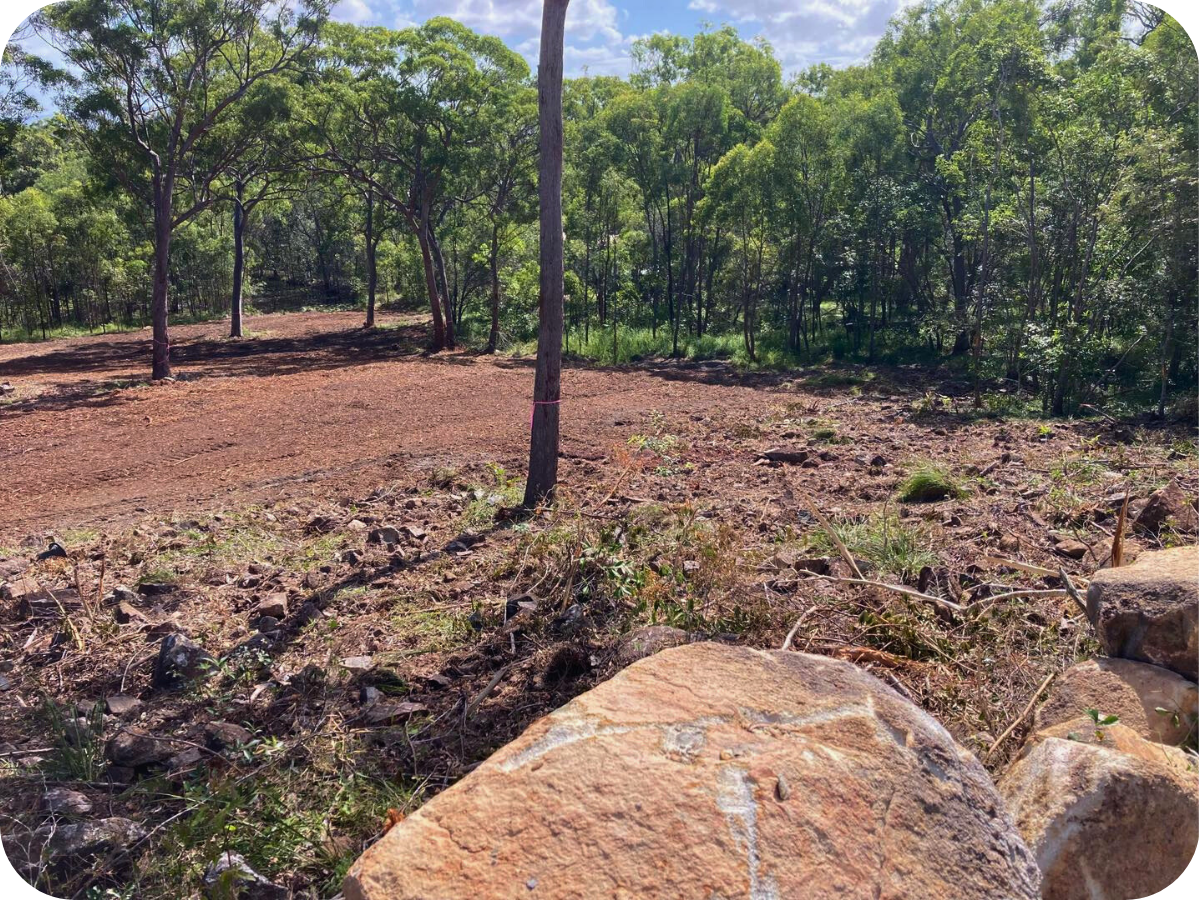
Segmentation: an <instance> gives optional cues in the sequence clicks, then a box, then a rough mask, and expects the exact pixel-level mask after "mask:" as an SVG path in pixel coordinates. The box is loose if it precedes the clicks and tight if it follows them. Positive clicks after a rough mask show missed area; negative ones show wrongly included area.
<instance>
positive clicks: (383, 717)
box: [363, 700, 426, 725]
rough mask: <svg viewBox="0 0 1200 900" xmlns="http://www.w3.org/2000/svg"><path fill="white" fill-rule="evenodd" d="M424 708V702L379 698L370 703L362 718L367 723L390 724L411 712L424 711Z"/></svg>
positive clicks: (406, 716)
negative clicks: (377, 700)
mask: <svg viewBox="0 0 1200 900" xmlns="http://www.w3.org/2000/svg"><path fill="white" fill-rule="evenodd" d="M425 708H426V707H425V704H424V703H413V702H411V701H408V700H380V701H379V702H377V703H372V704H371V707H370V709H368V710H367V712H366V713H365V714H364V715H363V718H364V720H365V721H366V722H367V724H369V725H391V724H392V723H393V722H395V721H397V720H399V719H407V718H408V717H409V716H411V715H412V714H413V713H418V712H424V711H425Z"/></svg>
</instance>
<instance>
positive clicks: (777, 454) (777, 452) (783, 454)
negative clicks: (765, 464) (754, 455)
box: [758, 447, 808, 465]
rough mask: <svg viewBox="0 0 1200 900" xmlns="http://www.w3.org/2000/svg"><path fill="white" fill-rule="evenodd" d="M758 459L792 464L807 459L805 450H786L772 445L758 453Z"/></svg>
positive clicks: (797, 463)
mask: <svg viewBox="0 0 1200 900" xmlns="http://www.w3.org/2000/svg"><path fill="white" fill-rule="evenodd" d="M758 458H759V459H765V460H768V461H769V462H779V463H790V464H792V465H800V464H801V463H803V462H805V461H807V460H808V451H807V450H787V449H784V448H781V447H772V448H771V449H770V450H764V451H763V452H762V453H760V454H759V455H758Z"/></svg>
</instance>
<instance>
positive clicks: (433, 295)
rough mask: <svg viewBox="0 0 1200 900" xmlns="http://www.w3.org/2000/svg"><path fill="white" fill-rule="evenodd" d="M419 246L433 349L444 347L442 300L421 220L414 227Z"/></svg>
mask: <svg viewBox="0 0 1200 900" xmlns="http://www.w3.org/2000/svg"><path fill="white" fill-rule="evenodd" d="M414 230H415V231H416V233H417V244H418V245H419V246H420V248H421V267H422V269H423V270H424V272H425V290H426V292H427V293H428V294H429V310H430V312H431V313H432V314H433V347H432V349H433V350H435V351H436V350H443V349H445V347H446V325H445V322H443V321H442V300H441V297H439V296H438V287H437V275H435V274H434V271H433V256H432V254H430V252H429V233H428V232H427V231H426V230H425V222H424V221H423V220H422V221H421V222H420V223H419V224H418V225H417V226H416V228H415V229H414Z"/></svg>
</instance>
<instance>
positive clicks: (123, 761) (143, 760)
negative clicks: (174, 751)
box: [104, 728, 171, 769]
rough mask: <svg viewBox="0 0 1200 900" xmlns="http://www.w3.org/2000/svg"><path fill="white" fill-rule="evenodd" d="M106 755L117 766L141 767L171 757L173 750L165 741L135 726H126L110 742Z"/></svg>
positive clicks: (164, 760)
mask: <svg viewBox="0 0 1200 900" xmlns="http://www.w3.org/2000/svg"><path fill="white" fill-rule="evenodd" d="M104 755H105V756H106V757H107V758H108V761H109V762H111V763H112V764H113V765H116V766H124V767H125V768H128V769H140V768H143V767H145V766H153V765H158V764H159V763H162V762H166V761H167V760H168V759H169V758H170V757H171V750H170V748H169V747H168V746H167V744H166V743H165V742H164V741H160V740H158V739H157V738H155V737H153V736H151V735H149V734H146V732H144V731H140V730H138V729H134V728H126V729H123V730H122V731H119V732H117V734H116V735H115V736H114V737H113V738H112V740H110V741H109V742H108V746H107V747H105V750H104Z"/></svg>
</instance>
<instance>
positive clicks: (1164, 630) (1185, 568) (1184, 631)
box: [1087, 547, 1200, 681]
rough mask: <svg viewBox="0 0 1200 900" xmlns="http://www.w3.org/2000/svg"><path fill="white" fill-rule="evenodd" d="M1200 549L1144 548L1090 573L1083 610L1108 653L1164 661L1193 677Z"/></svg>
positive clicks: (1151, 660) (1198, 598)
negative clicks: (1122, 562) (1133, 557)
mask: <svg viewBox="0 0 1200 900" xmlns="http://www.w3.org/2000/svg"><path fill="white" fill-rule="evenodd" d="M1198 567H1200V555H1198V554H1197V551H1196V548H1195V547H1177V548H1175V549H1173V550H1160V551H1156V552H1154V553H1143V554H1142V555H1141V556H1139V557H1138V559H1137V561H1136V562H1135V563H1133V565H1130V566H1122V567H1121V568H1118V569H1102V570H1101V571H1099V572H1097V573H1096V574H1095V575H1094V576H1092V583H1091V586H1090V587H1089V588H1088V594H1087V613H1088V618H1089V619H1090V620H1091V622H1092V625H1094V626H1095V628H1096V634H1097V636H1098V637H1099V638H1100V642H1101V643H1102V644H1103V645H1104V649H1105V650H1106V651H1107V652H1108V655H1109V656H1117V657H1120V658H1122V659H1134V660H1139V661H1141V662H1148V663H1153V664H1154V665H1156V666H1163V667H1165V668H1168V669H1170V670H1171V671H1173V672H1178V673H1179V674H1180V675H1182V676H1184V677H1185V678H1187V679H1189V680H1191V681H1195V680H1196V668H1197V666H1196V661H1197V653H1200V649H1198V647H1197V604H1198V600H1200V580H1198V579H1197V568H1198Z"/></svg>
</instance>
